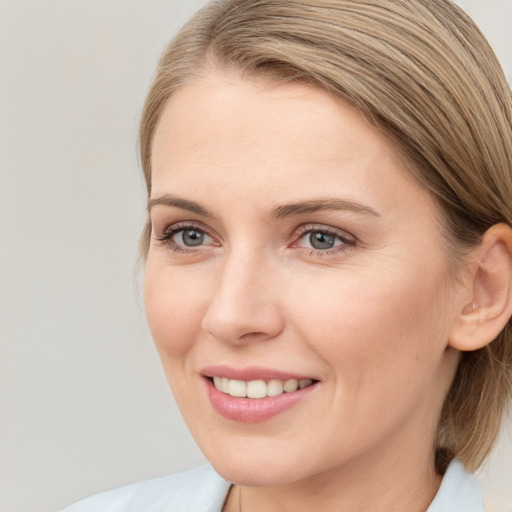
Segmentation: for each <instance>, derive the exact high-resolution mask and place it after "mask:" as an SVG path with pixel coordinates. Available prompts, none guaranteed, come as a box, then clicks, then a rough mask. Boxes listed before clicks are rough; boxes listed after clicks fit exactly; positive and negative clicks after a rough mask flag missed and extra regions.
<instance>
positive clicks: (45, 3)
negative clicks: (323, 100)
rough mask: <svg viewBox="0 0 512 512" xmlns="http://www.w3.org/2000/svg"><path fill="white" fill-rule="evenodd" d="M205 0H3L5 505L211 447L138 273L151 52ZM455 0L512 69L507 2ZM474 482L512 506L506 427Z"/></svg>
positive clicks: (122, 477)
mask: <svg viewBox="0 0 512 512" xmlns="http://www.w3.org/2000/svg"><path fill="white" fill-rule="evenodd" d="M200 3H201V1H200V0H198V1H195V2H194V1H191V0H187V1H184V0H0V169H1V185H0V228H1V244H2V246H1V252H0V257H1V260H0V270H1V272H0V279H1V281H0V286H1V287H0V293H1V295H0V300H1V304H0V315H1V316H0V336H1V341H2V353H1V356H2V358H1V379H2V381H1V391H2V394H1V406H2V409H1V412H2V417H1V428H2V430H1V438H0V442H1V485H2V488H1V491H2V495H1V502H0V503H1V504H0V510H2V511H3V512H46V511H52V510H56V509H59V508H60V507H62V506H64V505H65V504H68V503H70V502H72V501H74V500H76V499H78V498H80V497H82V496H84V495H87V494H90V493H93V492H97V491H99V490H102V489H106V488H110V487H113V486H117V485H121V484H124V483H128V482H131V481H135V480H139V479H144V478H149V477H153V476H157V475H162V474H166V473H170V472H174V471H178V470H182V469H185V468H188V467H192V466H194V465H196V464H198V463H200V462H201V461H202V460H203V458H202V455H201V454H200V453H199V451H198V449H197V448H196V447H195V445H194V443H193V441H192V440H191V438H190V436H189V434H188V432H187V429H186V427H185V426H184V425H183V422H182V420H181V418H180V416H179V413H178V411H177V409H176V406H175V405H174V402H173V400H172V398H171V394H170V392H169V391H168V389H167V383H166V381H165V378H164V376H163V372H162V370H161V368H160V363H159V361H158V358H157V355H156V352H155V350H154V348H153V345H152V341H151V338H150V335H149V333H148V329H147V326H146V322H145V319H144V313H143V307H142V300H141V298H140V291H139V286H140V280H141V279H140V277H138V278H137V272H136V268H135V260H136V249H137V242H138V236H139V232H140V230H141V227H142V223H143V216H144V192H143V184H142V179H141V177H140V171H139V165H138V157H137V150H136V139H137V123H138V119H139V113H140V110H141V106H142V101H143V98H144V95H145V93H146V90H147V87H148V84H149V82H150V79H151V76H152V73H153V70H154V67H155V64H156V61H157V58H158V55H159V54H160V52H161V50H162V49H163V47H164V45H165V43H166V42H167V41H168V40H169V39H170V37H171V35H172V34H173V32H174V31H175V29H176V27H177V26H179V25H180V24H181V23H182V22H183V21H184V20H185V19H186V18H187V17H188V15H189V14H190V13H191V12H192V11H193V10H194V8H195V7H196V6H197V5H199V4H200ZM460 3H461V4H462V5H463V7H465V8H466V9H467V10H468V11H469V12H470V13H471V14H473V16H474V18H475V19H476V20H477V22H478V23H479V25H480V26H481V28H482V29H483V30H484V32H485V33H486V34H487V36H488V37H489V39H490V40H491V42H492V44H493V45H494V47H495V49H496V51H497V53H498V55H499V56H500V58H501V60H502V62H503V64H504V66H505V68H506V69H507V72H508V74H509V77H510V76H511V75H512V56H511V48H512V29H511V27H512V0H485V1H483V0H460ZM509 424H510V422H509ZM479 478H480V479H481V481H482V482H483V484H484V486H485V489H486V493H487V495H488V501H489V505H490V507H489V509H490V510H500V511H505V510H507V511H510V510H512V485H511V483H512V437H511V434H510V426H509V427H508V431H505V432H504V434H503V436H502V438H501V441H500V444H499V445H498V449H497V450H496V453H495V455H494V456H493V458H492V460H491V462H490V464H489V465H488V466H486V468H484V470H483V471H482V473H481V474H480V476H479ZM499 503H501V506H498V504H499ZM506 505H508V506H506Z"/></svg>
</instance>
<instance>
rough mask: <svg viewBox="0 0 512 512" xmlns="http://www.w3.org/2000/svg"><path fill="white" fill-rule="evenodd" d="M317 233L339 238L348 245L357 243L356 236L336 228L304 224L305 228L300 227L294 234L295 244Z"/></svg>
mask: <svg viewBox="0 0 512 512" xmlns="http://www.w3.org/2000/svg"><path fill="white" fill-rule="evenodd" d="M315 231H319V232H323V233H328V234H330V235H334V236H337V237H338V238H340V239H341V240H343V241H345V242H347V243H355V242H356V237H355V236H354V235H351V234H350V233H349V232H348V231H345V230H343V229H339V228H335V227H332V226H326V225H325V224H304V225H303V226H299V227H298V228H297V229H296V230H295V232H294V234H293V239H294V242H296V241H298V240H299V239H300V238H302V237H303V236H304V235H306V234H308V233H311V232H315Z"/></svg>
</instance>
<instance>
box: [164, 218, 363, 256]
mask: <svg viewBox="0 0 512 512" xmlns="http://www.w3.org/2000/svg"><path fill="white" fill-rule="evenodd" d="M192 230H194V231H199V232H201V233H203V234H205V235H207V236H209V237H210V238H212V239H213V240H215V237H214V236H213V235H211V234H210V233H209V232H208V231H207V230H206V229H205V228H204V227H202V226H201V225H198V224H190V223H183V224H182V223H179V224H173V225H172V226H169V227H167V228H166V229H165V230H164V231H163V233H162V234H161V235H160V236H158V237H156V240H158V241H159V242H160V243H161V244H162V245H165V246H167V247H168V248H170V249H171V250H172V251H173V252H175V253H196V254H197V253H198V252H199V251H201V250H205V249H204V246H202V245H199V246H197V247H196V248H193V247H192V246H191V247H188V248H187V247H186V246H183V245H178V244H176V243H175V242H173V241H172V238H173V237H174V236H175V235H177V234H178V233H180V232H182V231H192ZM311 233H322V234H324V235H327V236H331V237H334V238H336V239H338V240H340V241H341V242H342V243H341V244H340V245H335V246H334V247H332V248H329V249H323V250H320V249H312V248H306V247H297V246H296V245H295V244H297V243H298V242H299V241H300V240H301V239H303V238H304V237H305V236H306V235H308V234H311ZM293 240H294V241H293V242H292V244H291V245H290V247H297V248H298V249H302V250H305V251H307V252H308V255H309V256H316V257H318V256H320V257H322V256H329V255H332V254H339V253H342V252H345V251H347V250H348V249H349V248H350V247H352V246H354V245H355V244H356V241H355V239H354V238H352V237H348V236H347V235H346V234H343V233H342V232H340V231H337V230H334V229H332V228H328V227H325V226H318V225H311V224H310V225H306V226H302V227H300V228H299V229H298V230H296V232H295V233H294V236H293Z"/></svg>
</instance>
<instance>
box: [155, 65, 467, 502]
mask: <svg viewBox="0 0 512 512" xmlns="http://www.w3.org/2000/svg"><path fill="white" fill-rule="evenodd" d="M152 156H153V161H152V165H153V176H152V178H153V190H152V194H151V198H152V200H153V203H154V204H153V206H152V208H151V220H152V226H153V232H152V237H151V244H150V249H149V254H148V258H147V266H146V276H145V302H146V310H147V315H148V321H149V325H150V328H151V331H152V334H153V337H154V339H155V343H156V346H157V348H158V350H159V353H160V356H161V359H162V362H163V366H164V369H165V372H166V374H167V377H168V380H169V383H170V385H171V388H172V390H173V392H174V395H175V397H176V400H177V402H178V405H179V406H180V409H181V411H182V413H183V416H184V418H185V420H186V422H187V424H188V427H189V428H190V430H191V432H192V434H193V436H194V437H195V439H196V441H197V443H198V444H199V446H200V448H201V449H202V450H203V452H204V453H205V455H206V457H207V458H208V460H210V461H211V463H212V464H213V466H214V467H215V468H216V470H217V471H218V472H219V473H220V474H221V475H222V476H223V477H224V478H226V479H228V480H230V481H232V482H235V483H236V484H238V485H237V487H235V488H234V490H232V492H231V494H230V496H229V499H228V501H227V503H226V506H225V510H226V511H235V510H238V509H239V503H238V502H239V498H240V492H241V498H242V503H243V510H244V512H250V511H257V510H265V511H268V512H271V511H274V510H280V511H287V510H290V511H291V510H293V511H294V512H300V511H303V510H304V511H306V510H314V509H315V507H316V508H318V507H319V506H320V508H321V510H322V511H326V512H329V511H331V510H333V511H334V510H336V511H337V512H340V511H351V512H354V511H359V510H361V511H363V510H365V511H368V510H372V511H377V512H378V511H381V510H382V511H384V510H386V511H389V510H393V511H395V512H396V511H398V512H400V511H402V510H403V511H407V512H411V511H418V512H419V511H425V510H426V509H427V508H428V505H429V504H430V502H431V500H432V499H433V497H434V495H435V493H436V492H437V489H438V487H439V483H440V477H439V475H437V474H436V473H435V471H434V461H433V448H432V446H433V438H434V432H435V427H436V421H437V418H438V415H439V412H440V409H441V406H442V402H443V399H444V396H445V394H446V391H447V389H448V387H449V384H450V382H451V379H452V376H453V374H454V371H455V368H456V365H457V362H458V357H459V352H458V351H456V350H453V349H451V348H450V347H449V338H450V332H451V330H452V328H453V326H454V324H455V323H456V321H457V317H458V316H459V315H460V313H461V310H462V308H463V307H464V305H465V304H467V302H468V301H470V300H471V296H470V295H468V290H467V289H466V287H465V286H463V284H460V283H457V282H454V280H453V279H451V273H450V269H449V265H448V257H447V254H446V249H445V245H444V244H443V242H442V240H441V234H440V221H439V216H438V213H439V212H438V209H437V207H436V205H435V204H434V201H433V200H432V198H431V196H430V195H429V193H428V192H427V191H426V190H425V189H424V188H423V187H422V186H421V185H419V184H418V183H417V182H416V181H415V180H414V178H412V176H411V175H410V174H409V172H408V171H407V167H406V163H405V161H404V159H403V158H401V157H400V154H399V152H398V151H397V150H396V148H394V147H393V146H392V144H390V143H389V141H387V140H386V139H385V138H384V137H383V135H382V134H381V133H380V132H379V131H377V130H376V129H375V128H374V127H372V126H371V125H369V124H368V123H367V122H366V120H365V119H364V118H363V117H362V116H361V115H360V114H359V113H358V112H357V111H356V110H355V109H354V108H353V107H351V106H350V105H348V104H346V103H343V102H335V101H334V100H333V99H332V97H331V96H329V95H328V94H327V93H325V92H323V91H320V90H318V89H313V88H311V87H309V86H306V85H301V84H298V83H290V84H275V83H271V82H268V81H265V80H263V79H259V80H249V79H247V78H245V79H244V78H242V77H240V76H238V75H236V74H229V75H226V74H221V73H215V72H212V73H211V74H208V75H207V76H204V77H202V78H201V79H199V80H197V81H195V82H193V83H191V84H189V85H187V86H185V87H183V88H182V89H180V90H179V91H177V92H176V93H175V94H174V95H173V96H172V97H171V98H170V99H169V100H168V103H167V105H166V106H165V109H164V111H163V115H162V117H161V120H160V122H159V125H158V127H157V130H156V134H155V138H154V143H153V154H152ZM171 194H172V196H173V197H174V198H176V197H177V198H181V199H184V200H187V201H193V202H194V203H197V205H199V206H200V207H201V208H202V209H203V210H205V211H201V210H198V209H197V208H193V209H194V210H195V211H192V210H191V209H189V206H187V205H186V204H184V203H182V204H181V206H173V205H170V204H162V203H165V200H162V198H164V197H167V198H168V196H169V195H171ZM318 199H322V200H325V199H336V200H343V201H346V202H347V201H348V202H351V204H352V203H357V204H358V205H360V206H362V207H363V208H364V209H365V210H363V211H354V208H350V209H347V208H341V209H340V208H337V209H325V210H323V209H320V210H316V211H310V212H307V213H298V212H288V213H291V214H290V215H286V216H282V217H276V216H275V215H272V211H273V210H274V209H275V208H276V207H279V206H282V205H286V204H290V203H297V202H301V201H312V200H318ZM366 210H371V212H370V211H366ZM190 225H192V226H193V227H195V229H196V230H198V229H199V230H203V231H204V232H205V233H206V234H205V238H204V240H203V244H202V245H199V246H194V247H186V246H184V242H183V238H182V236H181V235H182V233H183V232H181V233H180V232H177V233H176V234H175V235H174V236H173V237H172V239H171V240H166V241H165V242H163V241H161V240H159V239H158V238H162V237H163V236H164V235H165V233H166V232H167V233H168V232H169V229H170V228H174V229H183V228H184V227H185V226H190ZM307 229H310V230H311V229H314V230H316V232H321V231H322V230H325V229H328V230H330V231H331V232H334V233H335V234H336V236H339V237H341V238H336V245H335V247H334V248H333V249H331V250H328V251H326V250H314V249H312V248H311V245H310V239H309V235H308V234H305V230H307ZM343 239H344V240H345V242H343V241H342V240H343ZM212 364H225V365H228V366H232V367H237V368H244V367H247V366H255V365H256V366H263V367H270V368H277V369H281V370H284V371H289V372H299V373H300V374H304V375H308V376H312V377H314V378H315V379H317V380H318V381H319V384H318V385H316V387H315V389H314V390H313V391H312V392H311V393H309V395H308V396H307V397H306V398H305V399H304V400H302V401H301V402H300V403H299V404H297V405H295V406H294V407H292V408H291V409H288V410H287V411H285V412H282V413H280V414H278V415H277V416H275V417H273V418H271V419H269V420H267V421H264V422H260V423H255V424H247V423H243V422H238V421H233V420H229V419H226V418H224V417H223V416H221V415H220V414H219V413H217V412H216V411H215V410H214V408H213V407H212V405H211V403H210V401H209V399H208V397H207V394H206V393H205V386H204V378H203V377H202V376H201V374H200V372H201V369H202V368H204V367H205V366H206V365H212Z"/></svg>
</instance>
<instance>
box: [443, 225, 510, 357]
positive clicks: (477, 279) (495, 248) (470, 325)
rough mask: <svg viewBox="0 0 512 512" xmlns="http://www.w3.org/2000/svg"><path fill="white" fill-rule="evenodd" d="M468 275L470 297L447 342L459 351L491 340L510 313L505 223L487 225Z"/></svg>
mask: <svg viewBox="0 0 512 512" xmlns="http://www.w3.org/2000/svg"><path fill="white" fill-rule="evenodd" d="M473 253H474V254H473V256H474V260H475V264H474V265H473V268H472V270H471V274H470V276H469V279H470V281H471V282H470V287H471V289H472V297H471V299H470V300H469V301H468V303H467V304H465V305H464V306H463V307H462V309H461V313H460V315H459V317H458V318H457V321H456V323H455V325H454V326H453V329H452V332H451V334H450V339H449V345H450V346H451V347H452V348H455V349H457V350H463V351H471V350H477V349H479V348H482V347H485V346H486V345H488V344H489V343H491V342H492V341H493V340H494V339H496V337H497V336H498V334H499V333H500V332H501V331H502V330H503V328H504V327H505V325H506V324H507V322H508V320H509V319H510V316H511V314H512V229H511V228H510V226H508V225H506V224H495V225H494V226H492V227H491V228H489V229H488V230H487V231H486V232H485V234H484V236H483V237H482V242H481V243H480V245H479V246H478V247H476V248H475V249H474V251H473Z"/></svg>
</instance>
